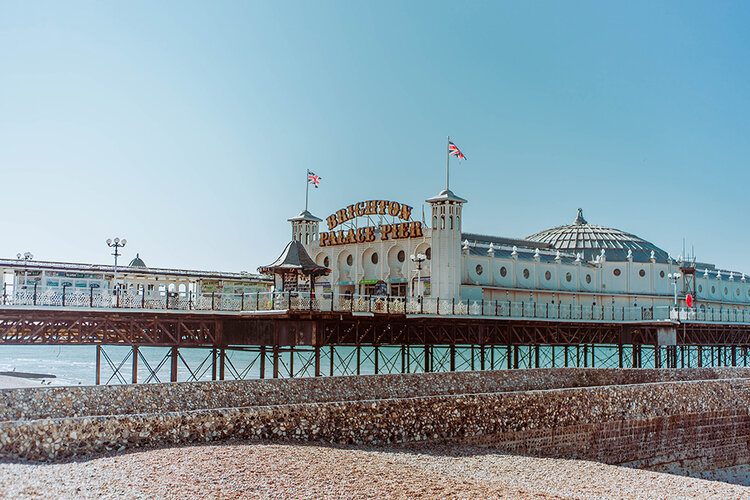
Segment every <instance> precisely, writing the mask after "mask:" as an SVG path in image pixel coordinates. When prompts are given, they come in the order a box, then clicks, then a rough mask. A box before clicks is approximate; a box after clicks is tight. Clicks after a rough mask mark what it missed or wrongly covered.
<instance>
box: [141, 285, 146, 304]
mask: <svg viewBox="0 0 750 500" xmlns="http://www.w3.org/2000/svg"><path fill="white" fill-rule="evenodd" d="M141 309H146V287H145V286H143V287H142V288H141Z"/></svg>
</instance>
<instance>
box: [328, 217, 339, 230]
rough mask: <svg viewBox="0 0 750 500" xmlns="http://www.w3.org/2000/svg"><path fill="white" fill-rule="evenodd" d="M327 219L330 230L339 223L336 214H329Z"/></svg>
mask: <svg viewBox="0 0 750 500" xmlns="http://www.w3.org/2000/svg"><path fill="white" fill-rule="evenodd" d="M326 221H327V222H328V230H329V231H330V230H331V229H333V228H334V227H336V226H338V225H339V223H338V221H337V220H336V214H333V215H329V216H328V218H327V219H326Z"/></svg>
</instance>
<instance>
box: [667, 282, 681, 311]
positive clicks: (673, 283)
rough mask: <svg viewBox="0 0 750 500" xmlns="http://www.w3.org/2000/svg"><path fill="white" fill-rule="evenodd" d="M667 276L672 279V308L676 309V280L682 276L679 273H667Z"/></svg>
mask: <svg viewBox="0 0 750 500" xmlns="http://www.w3.org/2000/svg"><path fill="white" fill-rule="evenodd" d="M667 278H668V279H669V280H670V281H672V286H673V287H674V308H675V309H677V282H678V281H679V280H680V278H682V275H681V274H680V273H669V274H667Z"/></svg>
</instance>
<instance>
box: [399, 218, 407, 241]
mask: <svg viewBox="0 0 750 500" xmlns="http://www.w3.org/2000/svg"><path fill="white" fill-rule="evenodd" d="M396 233H397V236H396V237H397V238H398V239H404V238H408V237H409V223H408V222H402V223H401V224H398V225H397V226H396Z"/></svg>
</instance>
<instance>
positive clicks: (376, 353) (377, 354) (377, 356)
mask: <svg viewBox="0 0 750 500" xmlns="http://www.w3.org/2000/svg"><path fill="white" fill-rule="evenodd" d="M373 357H374V358H375V363H374V365H375V375H377V374H378V373H380V348H379V347H378V346H375V347H374V348H373Z"/></svg>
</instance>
